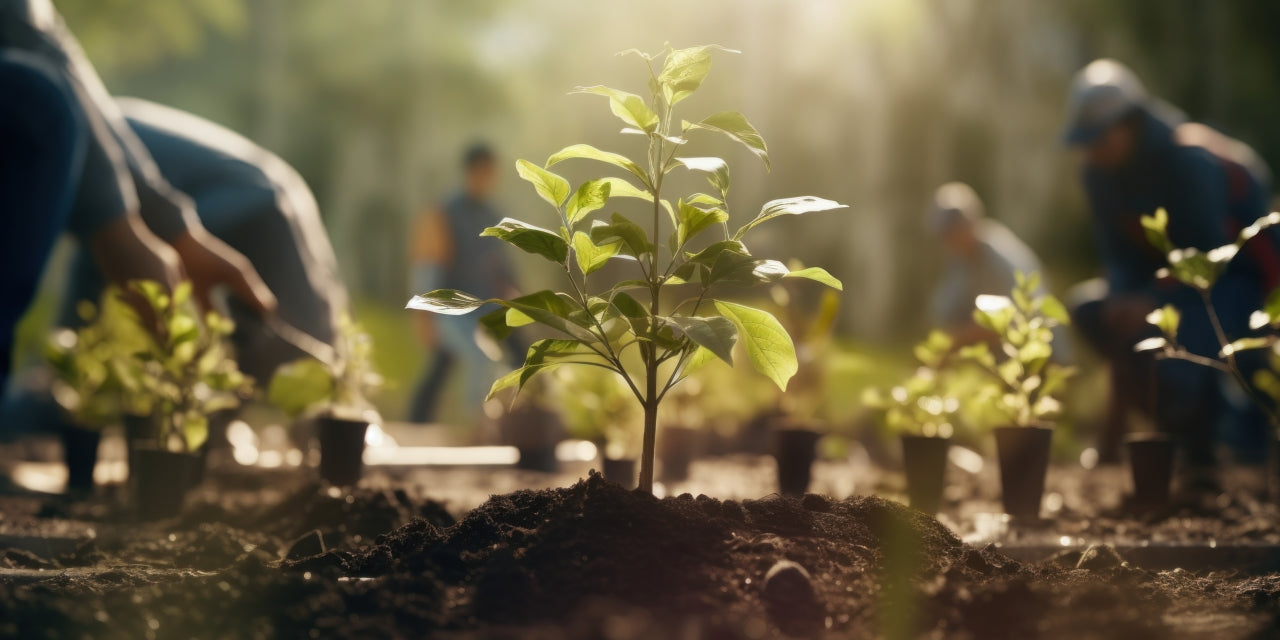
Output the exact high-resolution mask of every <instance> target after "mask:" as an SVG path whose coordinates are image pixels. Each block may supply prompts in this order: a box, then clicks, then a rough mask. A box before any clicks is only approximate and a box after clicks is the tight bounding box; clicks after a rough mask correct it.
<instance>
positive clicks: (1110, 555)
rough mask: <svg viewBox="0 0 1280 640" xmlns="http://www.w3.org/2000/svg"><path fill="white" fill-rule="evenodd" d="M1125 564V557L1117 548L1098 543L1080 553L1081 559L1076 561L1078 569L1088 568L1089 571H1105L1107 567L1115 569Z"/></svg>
mask: <svg viewBox="0 0 1280 640" xmlns="http://www.w3.org/2000/svg"><path fill="white" fill-rule="evenodd" d="M1122 564H1124V557H1122V556H1121V555H1120V552H1119V551H1116V548H1115V547H1113V546H1111V545H1109V544H1098V545H1093V546H1091V547H1089V548H1088V549H1085V550H1084V553H1082V554H1080V561H1079V562H1077V563H1076V568H1077V569H1088V570H1089V571H1104V570H1106V569H1114V568H1116V567H1119V566H1120V565H1122Z"/></svg>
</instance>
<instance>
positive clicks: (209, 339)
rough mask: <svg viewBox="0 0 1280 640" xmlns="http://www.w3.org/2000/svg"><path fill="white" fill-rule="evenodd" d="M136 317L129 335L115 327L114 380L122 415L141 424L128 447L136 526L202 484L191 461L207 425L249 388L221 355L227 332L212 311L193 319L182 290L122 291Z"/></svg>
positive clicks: (145, 284)
mask: <svg viewBox="0 0 1280 640" xmlns="http://www.w3.org/2000/svg"><path fill="white" fill-rule="evenodd" d="M129 295H130V296H132V297H134V298H135V299H137V300H138V301H139V303H140V304H141V305H142V308H143V309H144V312H145V313H144V314H142V315H137V314H134V315H132V317H133V318H135V319H137V320H136V323H134V324H133V325H132V328H129V327H128V323H123V322H122V323H121V326H122V328H121V329H120V330H119V333H118V334H117V335H121V336H124V335H132V336H133V338H132V339H129V338H124V337H122V338H121V339H122V341H123V342H124V343H125V344H130V343H132V344H140V345H141V346H140V347H139V348H133V349H128V348H123V349H120V351H119V353H118V356H117V358H116V360H115V373H116V375H118V376H119V380H120V385H121V387H122V389H123V401H124V410H125V412H126V413H127V414H129V415H132V416H135V417H138V418H140V419H142V420H144V421H145V423H146V430H145V431H146V433H145V436H146V437H144V438H143V439H140V440H137V441H135V442H133V443H132V449H133V450H132V451H131V458H130V465H131V468H130V479H131V480H132V481H133V483H134V488H135V492H136V494H135V495H136V497H137V502H138V504H137V507H138V514H139V516H140V517H142V518H143V519H154V518H161V517H167V516H171V515H174V514H176V513H177V511H178V510H179V509H180V508H181V506H182V501H183V498H184V497H185V495H186V493H187V491H188V490H189V489H190V488H191V487H192V486H194V484H195V483H197V482H198V481H199V479H200V478H201V477H202V472H203V463H204V460H203V458H201V457H200V456H199V455H197V453H196V452H197V450H199V449H200V448H201V447H202V446H203V445H204V443H205V441H206V440H207V439H208V436H209V418H210V416H212V415H214V414H215V413H217V412H220V411H225V410H227V409H232V408H235V407H237V406H239V405H240V403H241V401H242V400H243V399H244V398H247V397H249V396H250V395H251V394H252V391H253V381H252V380H251V379H249V378H248V377H247V376H245V375H244V374H243V373H241V372H240V369H239V367H238V366H237V365H236V361H235V359H234V358H232V357H231V354H230V352H229V351H228V350H227V346H226V338H227V336H229V335H231V333H232V331H234V329H235V327H234V325H233V324H232V322H231V320H229V319H227V318H225V317H223V316H221V315H219V314H218V313H216V312H209V313H206V314H204V315H203V316H201V314H200V312H199V310H198V309H197V308H196V305H195V302H194V301H192V299H191V285H190V283H183V284H180V285H178V286H177V287H176V288H174V290H173V292H172V293H170V292H168V291H166V290H165V289H164V287H162V286H161V285H159V284H158V283H155V282H149V281H139V282H133V283H131V284H130V285H129Z"/></svg>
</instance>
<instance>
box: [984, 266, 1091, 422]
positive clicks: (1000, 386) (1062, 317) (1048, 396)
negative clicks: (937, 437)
mask: <svg viewBox="0 0 1280 640" xmlns="http://www.w3.org/2000/svg"><path fill="white" fill-rule="evenodd" d="M976 305H977V309H976V310H975V311H974V314H973V317H974V319H975V320H976V321H977V323H978V324H979V325H980V326H982V327H983V328H985V329H987V330H989V331H991V332H992V334H994V336H995V338H996V344H997V345H998V346H999V353H996V352H993V351H992V349H991V347H990V346H989V345H988V344H987V343H986V342H980V343H976V344H973V345H969V346H966V347H963V348H961V349H960V351H959V357H960V359H961V360H963V361H966V362H969V363H972V364H973V365H974V366H975V367H976V368H977V369H978V370H979V371H981V372H983V373H985V374H986V378H987V381H988V385H987V387H986V388H985V389H983V390H982V392H981V395H983V396H985V397H988V398H991V399H992V400H993V406H994V408H995V410H996V411H998V412H999V413H1000V414H1001V415H1003V416H1005V417H1006V418H1007V419H1008V420H1009V422H1010V424H1011V425H1012V426H1017V427H1033V426H1041V425H1043V424H1044V423H1046V422H1049V421H1051V420H1052V419H1053V418H1055V417H1056V416H1057V415H1058V413H1059V412H1060V411H1061V410H1062V403H1061V402H1059V401H1058V398H1057V397H1056V394H1057V393H1059V392H1060V391H1062V389H1063V387H1064V386H1065V385H1066V382H1067V379H1068V378H1069V377H1070V376H1071V374H1072V373H1073V370H1072V369H1071V368H1070V367H1065V366H1062V365H1060V364H1058V363H1056V362H1054V361H1053V330H1054V328H1055V327H1058V326H1061V325H1066V324H1067V323H1068V322H1070V318H1069V317H1068V315H1067V310H1066V307H1064V306H1062V303H1061V302H1059V301H1058V299H1057V298H1055V297H1053V296H1051V295H1049V294H1047V293H1044V292H1043V291H1041V281H1040V275H1039V274H1038V273H1032V274H1030V275H1025V274H1022V273H1019V274H1017V284H1016V285H1015V286H1014V288H1013V292H1012V293H1011V295H1009V296H993V295H981V296H978V298H977V300H976Z"/></svg>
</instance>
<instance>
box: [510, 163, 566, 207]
mask: <svg viewBox="0 0 1280 640" xmlns="http://www.w3.org/2000/svg"><path fill="white" fill-rule="evenodd" d="M516 173H517V174H519V175H520V177H521V178H524V179H525V180H527V181H529V182H530V183H531V184H533V188H534V190H535V191H537V192H538V195H540V196H542V199H543V200H546V201H547V202H548V203H550V204H551V206H553V207H555V208H557V209H559V208H560V207H561V206H562V205H564V201H565V200H566V199H568V197H569V181H568V180H565V179H564V178H562V177H560V176H558V175H556V174H554V173H551V172H550V171H547V170H546V169H543V168H542V167H539V166H538V165H536V164H533V163H532V162H529V161H528V160H516Z"/></svg>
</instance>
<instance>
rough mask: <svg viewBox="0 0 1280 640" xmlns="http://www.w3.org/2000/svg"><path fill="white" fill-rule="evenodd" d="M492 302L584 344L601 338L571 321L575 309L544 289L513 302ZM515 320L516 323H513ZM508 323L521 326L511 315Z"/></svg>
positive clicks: (508, 315)
mask: <svg viewBox="0 0 1280 640" xmlns="http://www.w3.org/2000/svg"><path fill="white" fill-rule="evenodd" d="M490 302H494V303H497V304H500V305H502V306H504V307H507V308H508V309H512V310H514V311H516V312H518V313H520V314H523V315H524V316H525V317H527V318H528V319H529V320H532V321H534V322H537V323H539V324H543V325H546V326H548V327H551V328H553V329H557V330H559V331H561V332H563V333H566V334H568V335H569V336H571V337H573V338H576V339H578V340H581V341H583V342H587V343H595V342H599V338H597V337H596V335H595V334H593V333H592V332H591V331H589V330H588V329H587V328H586V327H585V326H583V325H581V324H578V323H575V322H573V321H572V320H571V319H570V317H571V316H573V313H574V311H575V309H574V307H573V306H572V305H571V304H570V303H569V302H568V301H567V300H566V299H565V298H564V297H561V296H560V295H559V294H557V293H555V292H554V291H550V290H545V289H544V290H542V291H539V292H537V293H532V294H529V295H527V296H521V297H519V298H515V299H513V300H496V299H495V300H490ZM513 320H516V321H515V322H513ZM506 321H507V324H508V325H511V326H519V319H518V318H512V315H511V314H510V313H508V314H507V319H506Z"/></svg>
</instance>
